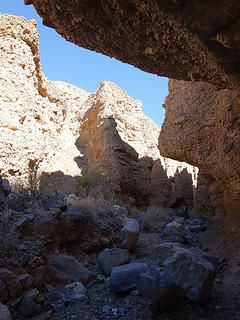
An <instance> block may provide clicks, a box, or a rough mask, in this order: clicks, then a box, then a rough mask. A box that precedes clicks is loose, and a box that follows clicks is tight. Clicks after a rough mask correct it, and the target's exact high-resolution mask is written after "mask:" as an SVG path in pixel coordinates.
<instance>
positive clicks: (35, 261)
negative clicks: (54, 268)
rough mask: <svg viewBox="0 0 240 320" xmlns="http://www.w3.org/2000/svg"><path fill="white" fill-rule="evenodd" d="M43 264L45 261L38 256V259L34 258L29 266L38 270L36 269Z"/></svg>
mask: <svg viewBox="0 0 240 320" xmlns="http://www.w3.org/2000/svg"><path fill="white" fill-rule="evenodd" d="M43 263H44V261H43V259H42V257H38V256H36V257H34V258H33V259H31V260H30V261H29V263H28V264H29V265H30V266H31V267H32V268H36V267H38V266H40V265H42V264H43Z"/></svg>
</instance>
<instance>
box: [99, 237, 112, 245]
mask: <svg viewBox="0 0 240 320" xmlns="http://www.w3.org/2000/svg"><path fill="white" fill-rule="evenodd" d="M100 242H101V244H102V245H103V246H105V247H107V246H109V244H110V240H109V239H108V238H101V239H100Z"/></svg>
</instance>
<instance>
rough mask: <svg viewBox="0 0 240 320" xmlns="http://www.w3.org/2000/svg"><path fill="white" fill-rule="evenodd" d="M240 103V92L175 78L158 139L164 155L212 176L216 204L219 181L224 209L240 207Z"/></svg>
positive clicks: (210, 182)
mask: <svg viewBox="0 0 240 320" xmlns="http://www.w3.org/2000/svg"><path fill="white" fill-rule="evenodd" d="M239 106H240V94H239V91H231V90H221V91H215V90H214V89H213V88H212V87H211V86H210V85H209V84H206V83H203V82H199V83H195V84H192V83H190V82H185V81H176V80H171V81H170V82H169V95H168V97H167V98H166V101H165V109H166V118H165V121H164V123H163V126H162V131H161V134H160V138H159V148H160V152H161V154H162V155H164V156H166V157H171V158H173V159H176V160H179V161H186V162H188V163H190V164H192V165H194V166H198V167H199V168H201V169H202V170H203V171H205V172H206V173H207V174H208V175H209V177H208V178H207V180H208V181H209V183H207V184H208V185H211V187H210V189H211V192H210V194H212V196H211V197H212V199H213V202H215V205H214V206H216V202H219V200H218V201H216V198H217V196H216V195H217V194H219V192H220V191H219V190H217V189H218V187H217V185H216V183H215V182H214V180H216V182H217V183H218V184H219V186H220V188H221V192H222V197H223V202H224V206H225V210H226V211H227V212H232V213H239V210H240V153H239V146H240V135H239V133H240V132H239V128H240V127H239V124H240V122H239V120H240V118H239ZM211 177H212V178H211ZM204 184H205V185H206V176H205V183H204ZM214 198H215V200H214ZM218 205H220V206H221V202H219V203H218Z"/></svg>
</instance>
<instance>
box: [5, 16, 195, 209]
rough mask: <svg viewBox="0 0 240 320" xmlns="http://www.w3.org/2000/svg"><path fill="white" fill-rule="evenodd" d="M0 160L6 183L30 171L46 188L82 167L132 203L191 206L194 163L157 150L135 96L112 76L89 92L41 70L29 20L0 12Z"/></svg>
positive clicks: (25, 178) (155, 131) (65, 181)
mask: <svg viewBox="0 0 240 320" xmlns="http://www.w3.org/2000/svg"><path fill="white" fill-rule="evenodd" d="M0 30H1V34H0V46H1V52H0V66H1V68H0V155H1V157H0V168H1V175H2V176H4V177H5V178H8V179H9V180H10V181H11V183H12V184H19V183H20V184H27V183H29V177H30V176H31V174H34V172H35V171H37V173H38V174H39V176H40V177H41V175H42V177H43V178H44V181H43V183H42V185H44V184H45V187H46V188H47V189H48V191H49V192H50V191H51V192H53V191H54V190H55V189H56V188H58V189H61V188H63V187H66V188H69V186H70V185H71V184H73V177H74V176H78V175H81V171H82V169H83V168H88V169H92V170H97V171H101V172H103V173H104V174H105V175H106V176H107V177H108V180H109V184H110V185H111V188H112V189H113V190H114V191H115V192H118V193H123V194H126V195H129V196H131V197H133V198H134V199H136V201H137V202H138V203H140V202H141V203H142V202H144V203H148V202H151V201H152V202H154V203H158V204H161V205H164V206H173V205H175V203H177V202H178V203H179V202H182V203H185V204H187V205H189V206H192V203H193V198H194V189H195V185H196V179H197V171H198V170H197V168H194V167H192V166H191V165H188V164H186V163H180V162H177V161H174V160H171V159H166V158H163V157H161V156H160V153H159V150H158V136H159V132H160V128H159V126H157V125H156V124H155V123H154V122H153V121H152V120H151V119H150V118H148V117H147V116H145V115H144V114H143V112H142V104H141V102H140V101H136V100H134V99H132V98H131V97H129V96H128V95H127V94H126V92H125V91H123V90H122V89H120V88H119V87H118V86H116V85H114V84H113V83H109V82H103V83H102V84H101V86H100V88H99V89H98V90H97V91H96V92H95V93H93V94H90V93H89V92H86V91H84V90H82V89H79V88H77V87H75V86H73V85H70V84H67V83H63V82H57V81H50V80H48V79H47V78H46V77H45V75H44V74H43V73H42V72H41V66H40V51H39V43H38V34H37V31H36V23H35V22H34V21H27V20H26V19H24V18H22V17H14V16H11V15H1V16H0Z"/></svg>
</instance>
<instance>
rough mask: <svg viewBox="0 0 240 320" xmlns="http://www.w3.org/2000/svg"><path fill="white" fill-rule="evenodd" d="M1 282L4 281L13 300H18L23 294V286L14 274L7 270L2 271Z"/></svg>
mask: <svg viewBox="0 0 240 320" xmlns="http://www.w3.org/2000/svg"><path fill="white" fill-rule="evenodd" d="M0 280H2V281H3V282H4V283H5V284H6V286H7V289H8V292H9V294H10V296H11V297H12V298H18V297H19V296H20V295H21V293H22V285H21V283H20V281H19V280H17V277H16V275H15V274H14V273H12V272H11V271H9V270H7V269H4V268H2V269H0Z"/></svg>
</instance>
